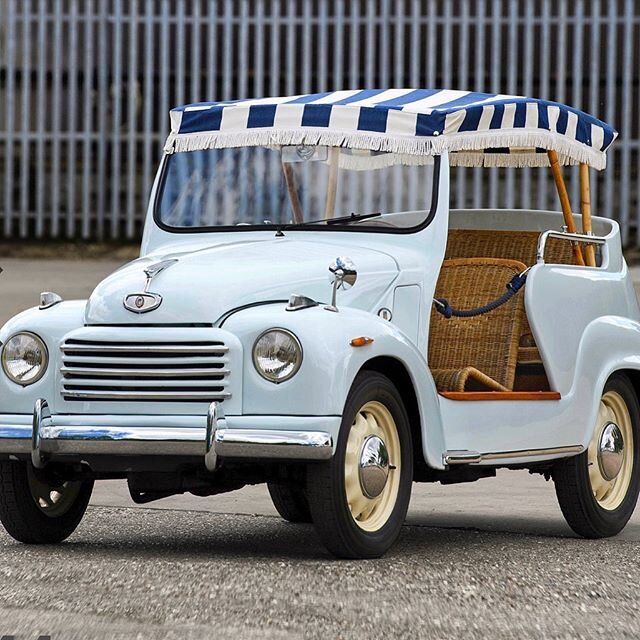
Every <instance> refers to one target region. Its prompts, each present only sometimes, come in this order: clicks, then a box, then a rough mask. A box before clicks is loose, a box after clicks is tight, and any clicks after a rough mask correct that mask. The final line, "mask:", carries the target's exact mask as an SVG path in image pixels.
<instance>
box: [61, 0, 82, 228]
mask: <svg viewBox="0 0 640 640" xmlns="http://www.w3.org/2000/svg"><path fill="white" fill-rule="evenodd" d="M67 52H68V62H67V85H68V94H67V95H68V102H67V104H68V108H67V113H66V116H67V128H66V132H65V133H66V137H67V167H66V169H67V176H66V177H67V187H66V188H67V198H66V209H67V215H66V225H65V229H66V237H67V238H73V237H74V236H75V233H76V206H77V199H76V191H77V187H78V168H77V166H76V158H77V151H78V144H77V141H76V133H77V131H78V122H77V112H78V84H79V82H80V79H79V77H78V76H79V74H78V69H79V64H78V58H79V55H80V49H79V47H78V0H71V2H70V5H69V47H68V49H67Z"/></svg>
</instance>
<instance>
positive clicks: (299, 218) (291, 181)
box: [282, 162, 304, 224]
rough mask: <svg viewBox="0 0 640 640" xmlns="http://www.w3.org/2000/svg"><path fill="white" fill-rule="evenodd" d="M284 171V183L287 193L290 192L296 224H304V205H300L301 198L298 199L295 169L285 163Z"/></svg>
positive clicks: (283, 164) (283, 165)
mask: <svg viewBox="0 0 640 640" xmlns="http://www.w3.org/2000/svg"><path fill="white" fill-rule="evenodd" d="M282 171H283V173H284V181H285V182H286V184H287V191H288V192H289V200H290V201H291V208H292V209H293V221H294V222H295V223H296V224H302V223H303V222H304V215H303V214H302V205H301V204H300V198H299V197H298V189H297V187H296V177H295V175H294V174H293V169H292V168H291V165H290V164H289V163H287V162H283V163H282Z"/></svg>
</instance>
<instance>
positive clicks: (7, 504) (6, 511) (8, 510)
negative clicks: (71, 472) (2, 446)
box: [0, 461, 93, 544]
mask: <svg viewBox="0 0 640 640" xmlns="http://www.w3.org/2000/svg"><path fill="white" fill-rule="evenodd" d="M92 491H93V480H77V481H66V482H62V481H61V482H54V481H51V480H48V479H46V478H45V476H44V475H43V474H42V472H36V470H35V469H34V468H33V466H32V465H31V464H30V463H24V462H8V461H2V462H0V522H2V524H3V525H4V528H5V529H6V530H7V533H8V534H9V535H10V536H12V537H13V538H15V539H16V540H17V541H18V542H24V543H26V544H53V543H57V542H62V541H63V540H64V539H65V538H68V537H69V536H70V535H71V534H72V533H73V532H74V531H75V529H76V527H77V526H78V524H80V520H82V516H83V515H84V512H85V511H86V510H87V505H88V504H89V499H90V498H91V492H92Z"/></svg>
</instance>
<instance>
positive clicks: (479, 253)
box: [445, 229, 575, 364]
mask: <svg viewBox="0 0 640 640" xmlns="http://www.w3.org/2000/svg"><path fill="white" fill-rule="evenodd" d="M539 236H540V232H539V231H504V230H488V229H450V230H449V237H448V240H447V250H446V254H445V259H457V258H482V257H484V258H505V259H509V260H518V261H520V262H523V263H524V264H525V265H527V266H528V267H529V266H532V265H534V264H535V263H536V252H537V248H538V238H539ZM545 260H546V262H549V263H551V264H575V262H574V259H573V249H572V247H571V244H570V243H569V242H563V241H562V240H558V239H557V238H549V239H548V241H547V245H546V250H545ZM518 362H519V363H522V364H542V358H541V357H540V352H539V351H538V348H537V347H536V343H535V340H534V339H533V334H532V332H531V327H530V326H529V322H528V320H527V315H526V312H525V314H524V320H523V322H522V335H521V336H520V352H519V355H518Z"/></svg>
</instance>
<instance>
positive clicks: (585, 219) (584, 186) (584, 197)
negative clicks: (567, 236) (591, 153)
mask: <svg viewBox="0 0 640 640" xmlns="http://www.w3.org/2000/svg"><path fill="white" fill-rule="evenodd" d="M580 208H581V210H582V233H584V234H585V235H587V236H590V235H591V234H592V233H593V228H592V226H591V189H590V185H589V165H588V164H586V163H585V162H582V163H580ZM584 257H585V260H586V262H587V266H588V267H595V266H596V252H595V249H594V247H593V245H592V244H588V245H585V248H584Z"/></svg>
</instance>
